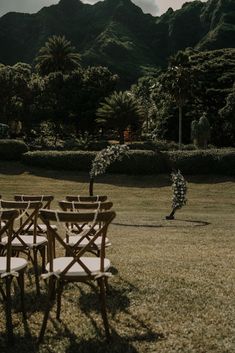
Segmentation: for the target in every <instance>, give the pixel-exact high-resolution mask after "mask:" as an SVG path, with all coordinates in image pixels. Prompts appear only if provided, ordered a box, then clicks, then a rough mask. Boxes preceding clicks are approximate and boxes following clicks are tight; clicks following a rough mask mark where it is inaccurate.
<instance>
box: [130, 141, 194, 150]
mask: <svg viewBox="0 0 235 353" xmlns="http://www.w3.org/2000/svg"><path fill="white" fill-rule="evenodd" d="M128 146H129V147H130V149H131V150H145V151H156V150H158V151H177V150H178V149H179V145H178V143H176V142H174V141H166V140H153V141H150V140H149V141H135V142H132V143H130V144H128ZM182 149H183V150H185V151H191V150H195V149H196V147H195V146H194V145H193V144H190V145H182Z"/></svg>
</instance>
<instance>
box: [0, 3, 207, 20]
mask: <svg viewBox="0 0 235 353" xmlns="http://www.w3.org/2000/svg"><path fill="white" fill-rule="evenodd" d="M82 1H83V2H85V3H88V4H94V3H96V2H97V0H82ZM189 1H192V0H188V2H189ZM202 1H206V0H202ZM58 2H59V0H0V16H2V15H4V14H5V13H7V12H9V11H18V12H28V13H33V12H37V11H39V10H40V9H41V8H42V7H44V6H50V5H52V4H56V3H58ZM132 2H133V3H135V4H136V5H138V6H139V7H141V8H142V10H143V11H144V12H145V13H151V14H152V15H154V16H156V15H157V16H159V15H161V14H162V13H164V12H166V11H167V9H168V8H169V7H172V8H173V9H174V10H176V9H179V8H181V6H182V5H183V4H184V3H185V2H186V0H132Z"/></svg>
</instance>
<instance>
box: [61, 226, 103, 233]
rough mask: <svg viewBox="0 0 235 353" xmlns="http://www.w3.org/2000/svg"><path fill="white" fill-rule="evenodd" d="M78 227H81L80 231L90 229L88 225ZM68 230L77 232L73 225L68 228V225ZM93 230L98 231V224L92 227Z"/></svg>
mask: <svg viewBox="0 0 235 353" xmlns="http://www.w3.org/2000/svg"><path fill="white" fill-rule="evenodd" d="M78 225H80V226H81V227H82V230H85V229H90V228H91V226H90V225H89V224H85V225H82V224H78ZM68 229H72V230H74V232H76V231H78V228H77V227H76V225H74V226H70V225H69V226H68ZM93 229H95V230H98V229H99V224H96V225H95V226H94V227H93Z"/></svg>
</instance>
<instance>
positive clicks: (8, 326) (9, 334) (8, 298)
mask: <svg viewBox="0 0 235 353" xmlns="http://www.w3.org/2000/svg"><path fill="white" fill-rule="evenodd" d="M11 282H12V277H11V276H7V277H6V330H7V339H8V342H9V343H13V324H12V316H11V306H12V301H11Z"/></svg>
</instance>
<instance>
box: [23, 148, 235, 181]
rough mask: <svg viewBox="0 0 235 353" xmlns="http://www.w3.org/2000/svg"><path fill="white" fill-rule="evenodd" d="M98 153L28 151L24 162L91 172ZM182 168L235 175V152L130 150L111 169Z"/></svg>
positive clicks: (193, 172)
mask: <svg viewBox="0 0 235 353" xmlns="http://www.w3.org/2000/svg"><path fill="white" fill-rule="evenodd" d="M95 155H96V152H88V151H86V152H85V151H74V152H72V151H44V152H40V151H37V152H28V153H25V154H24V155H23V162H24V163H26V164H28V165H31V166H35V167H45V168H52V169H53V168H54V169H65V170H76V171H86V172H88V171H90V168H91V163H92V160H93V159H94V157H95ZM172 169H180V170H181V172H182V173H183V174H191V175H199V174H215V175H216V174H220V175H232V176H234V175H235V149H226V150H207V151H173V152H168V151H167V152H163V153H161V152H154V151H130V152H129V154H128V156H125V157H124V158H123V160H122V161H119V162H115V163H114V164H113V165H111V166H110V167H109V169H108V172H111V173H122V174H160V173H169V172H170V171H171V170H172Z"/></svg>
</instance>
